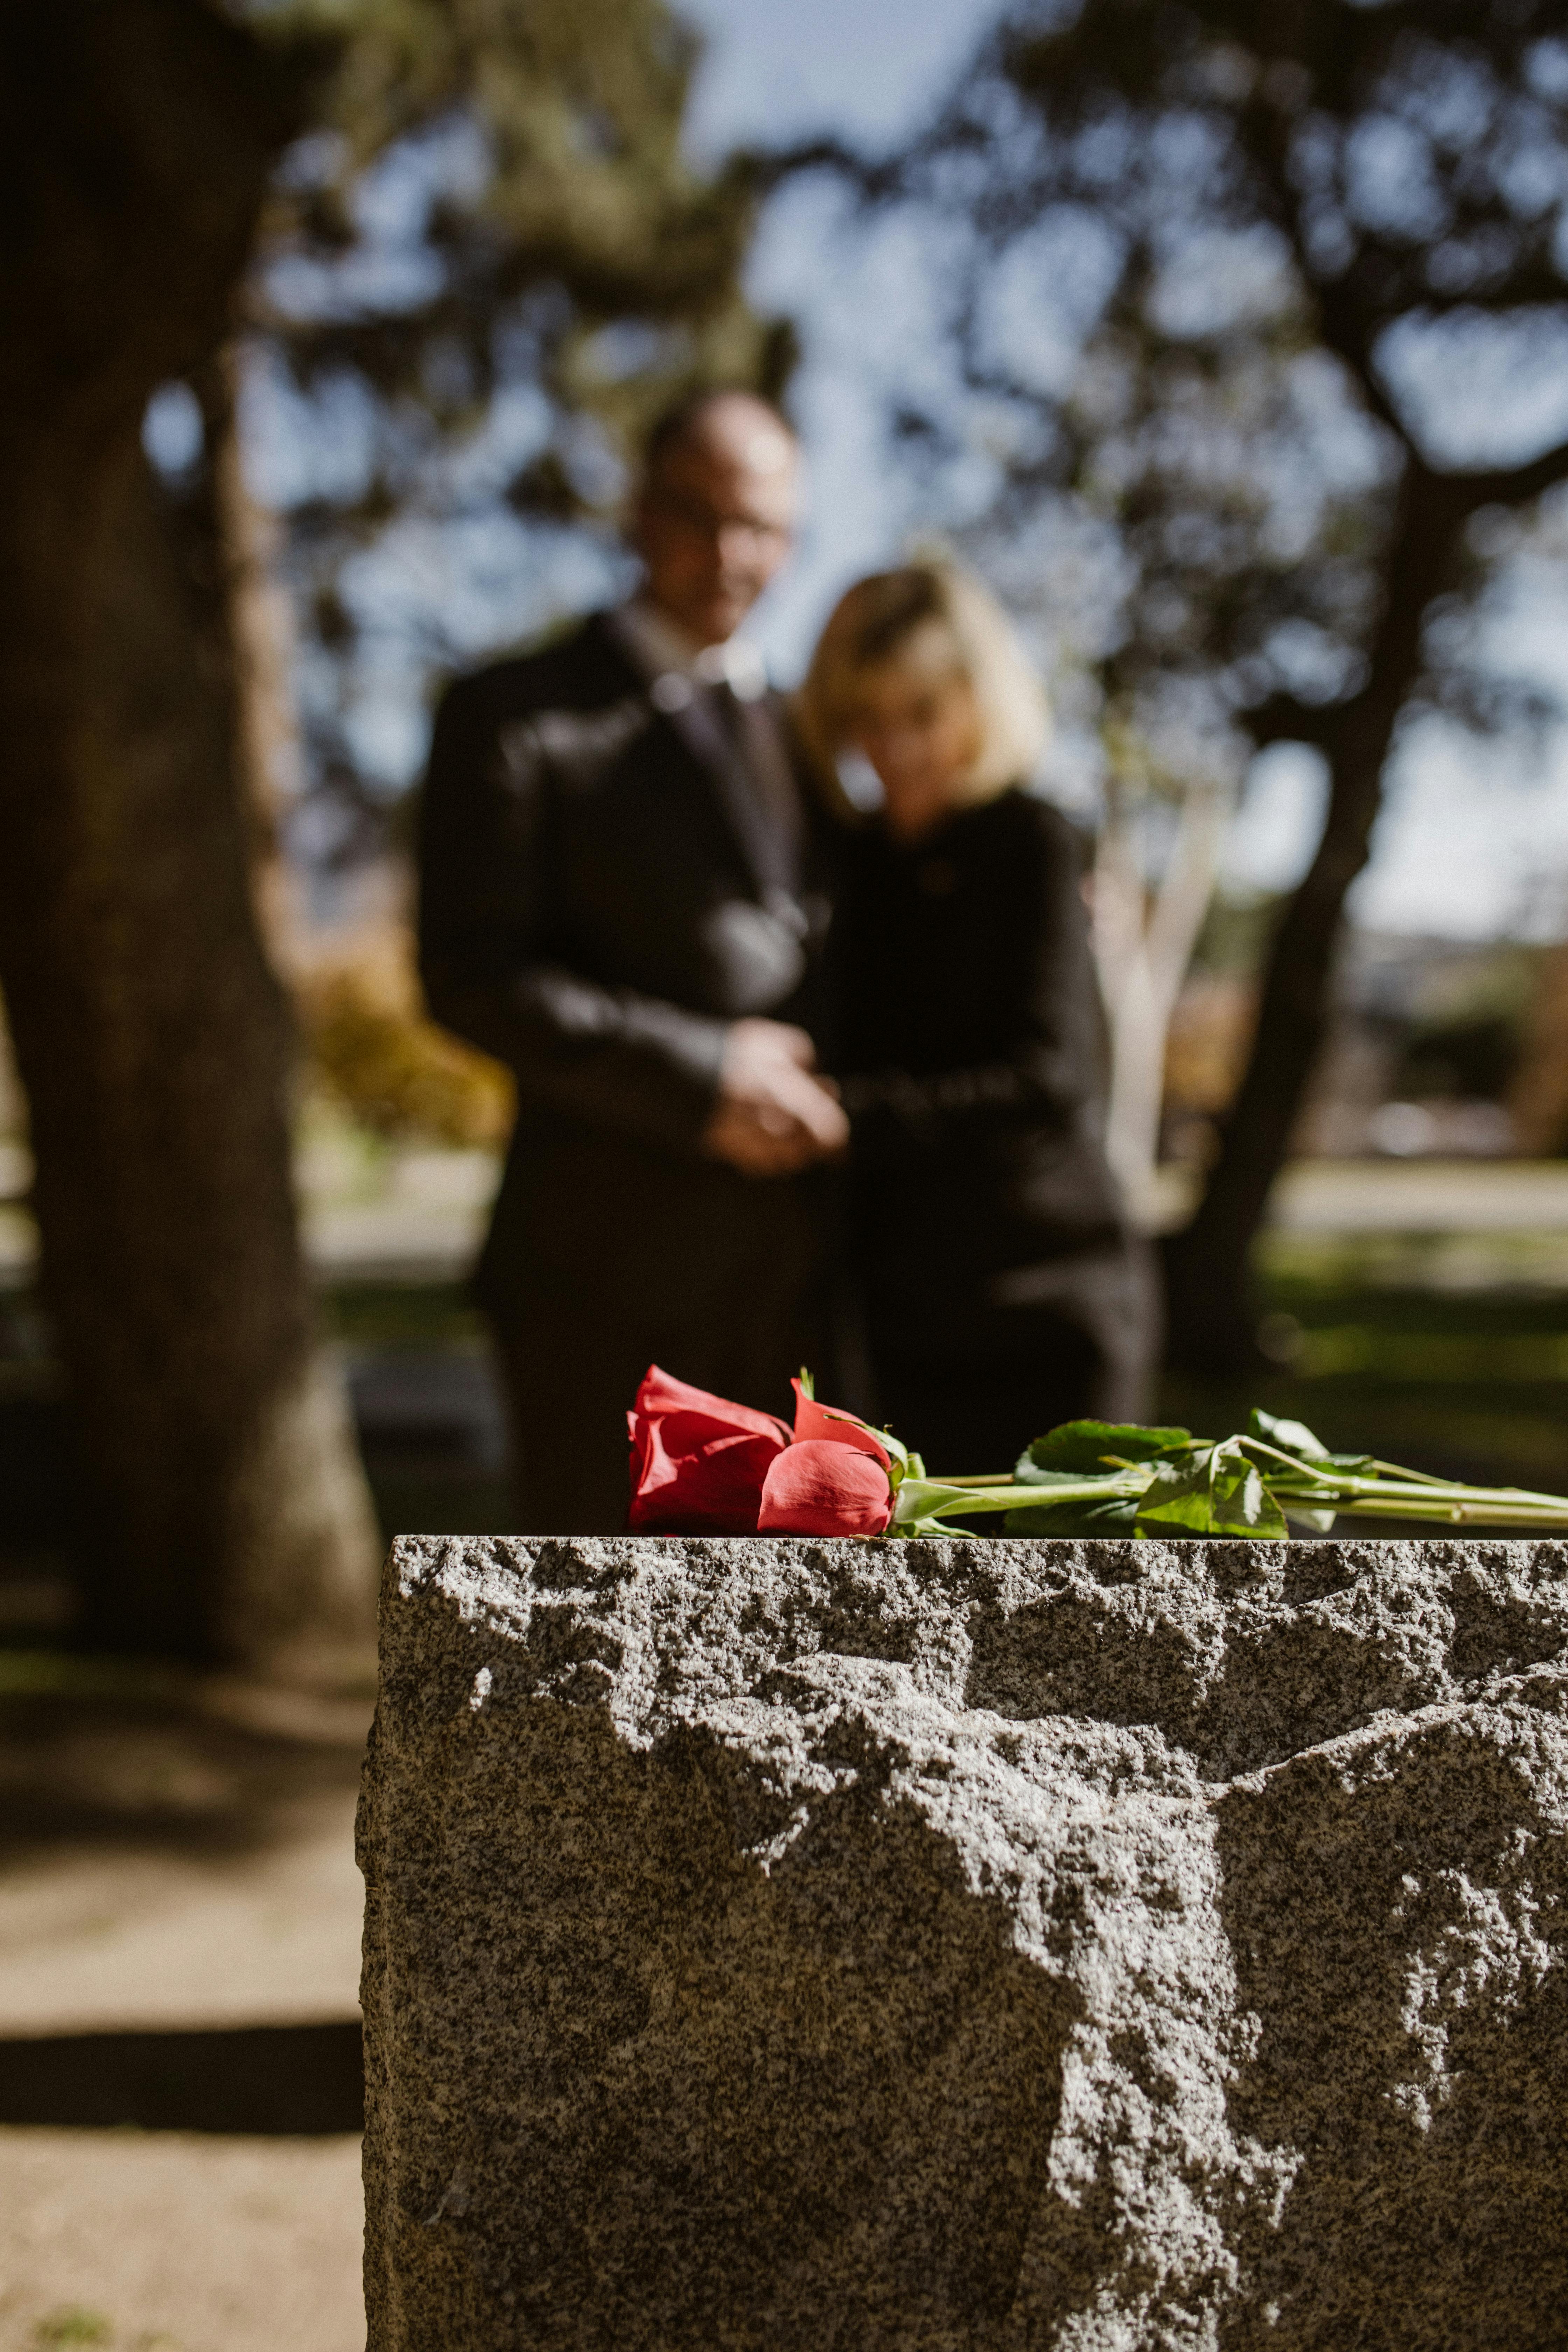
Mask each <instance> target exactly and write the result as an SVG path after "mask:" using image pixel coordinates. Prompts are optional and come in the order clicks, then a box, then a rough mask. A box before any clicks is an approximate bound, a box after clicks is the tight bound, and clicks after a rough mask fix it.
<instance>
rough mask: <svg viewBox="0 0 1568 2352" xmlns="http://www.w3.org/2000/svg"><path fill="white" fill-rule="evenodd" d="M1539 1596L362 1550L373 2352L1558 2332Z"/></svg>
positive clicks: (1502, 2347) (529, 1547) (982, 1567)
mask: <svg viewBox="0 0 1568 2352" xmlns="http://www.w3.org/2000/svg"><path fill="white" fill-rule="evenodd" d="M1565 1568H1568V1547H1564V1546H1562V1545H1557V1544H1548V1543H1528V1542H1524V1543H1509V1542H1495V1543H1489V1542H1465V1543H1460V1542H1440V1543H1429V1544H1394V1543H1345V1544H1337V1543H1320V1544H1300V1545H1294V1544H1293V1545H1289V1546H1285V1545H1249V1544H1243V1543H1213V1544H1201V1543H1190V1544H1172V1545H1169V1546H1163V1545H1159V1544H1153V1543H1146V1544H1131V1543H1102V1544H1092V1543H1083V1544H1068V1543H1060V1544H1047V1543H1040V1544H1022V1543H968V1542H953V1543H936V1542H933V1543H929V1544H921V1543H910V1544H903V1543H895V1544H851V1543H813V1542H805V1541H798V1540H790V1541H780V1542H764V1541H737V1542H728V1543H721V1542H710V1543H695V1542H694V1543H674V1542H663V1543H661V1542H652V1541H647V1540H641V1541H637V1540H632V1539H629V1538H628V1539H626V1540H624V1541H616V1542H599V1543H592V1542H580V1543H565V1542H548V1541H534V1542H521V1541H517V1542H493V1543H480V1542H474V1541H457V1540H452V1541H445V1542H443V1541H437V1540H431V1539H420V1540H410V1541H405V1542H404V1543H402V1544H400V1545H399V1546H398V1547H397V1548H396V1549H395V1553H394V1555H393V1559H392V1561H391V1563H390V1564H389V1570H388V1577H387V1582H386V1587H385V1591H384V1605H383V1651H382V1686H381V1700H380V1706H379V1711H378V1714H377V1718H376V1727H375V1731H374V1737H373V1744H372V1749H371V1754H370V1759H369V1762H368V1764H367V1768H366V1778H365V1786H364V1795H363V1802H362V1818H361V1835H362V1862H363V1869H364V1872H365V1877H366V1882H367V1888H368V1908H367V1925H366V1937H365V1978H364V2011H365V2021H366V2028H367V2042H368V2051H367V2067H368V2098H369V2135H368V2139H367V2143H366V2158H365V2166H366V2175H365V2177H366V2186H367V2200H368V2228H367V2261H366V2280H367V2294H368V2305H369V2313H370V2344H371V2347H372V2352H426V2348H427V2352H437V2347H440V2352H468V2347H473V2352H481V2348H482V2352H489V2347H498V2352H499V2347H513V2346H519V2347H521V2346H542V2347H543V2346H548V2347H557V2346H559V2347H595V2352H597V2347H605V2352H609V2347H616V2352H645V2347H646V2352H707V2347H715V2348H716V2352H717V2347H723V2352H731V2347H733V2352H752V2347H757V2352H763V2347H767V2352H862V2347H863V2348H864V2352H873V2347H875V2352H883V2347H886V2352H928V2347H929V2352H959V2347H963V2348H964V2352H982V2347H984V2352H992V2347H995V2352H1003V2347H1007V2352H1015V2347H1016V2352H1025V2347H1028V2352H1044V2347H1064V2352H1065V2347H1073V2352H1089V2347H1094V2352H1101V2347H1104V2352H1110V2347H1145V2346H1147V2347H1165V2346H1170V2347H1254V2346H1256V2347H1269V2352H1284V2348H1285V2347H1290V2352H1333V2347H1363V2352H1384V2347H1386V2352H1428V2347H1430V2352H1468V2347H1475V2352H1510V2347H1518V2352H1542V2347H1556V2346H1564V2345H1568V2179H1565V2178H1564V2174H1565V2169H1568V2167H1565V2163H1564V2157H1565V2152H1568V2119H1565V2117H1568V2106H1565V2085H1568V2040H1565V2036H1564V2031H1563V2029H1564V2025H1565V2023H1568V1971H1565V1969H1564V1941H1565V1937H1568V1913H1565V1909H1564V1905H1563V1886H1564V1877H1565V1860H1568V1854H1565V1848H1564V1843H1563V1824H1564V1817H1565V1812H1568V1769H1565V1767H1568V1578H1565V1574H1564V1570H1565Z"/></svg>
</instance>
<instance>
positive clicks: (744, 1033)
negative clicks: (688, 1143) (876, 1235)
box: [702, 1019, 849, 1176]
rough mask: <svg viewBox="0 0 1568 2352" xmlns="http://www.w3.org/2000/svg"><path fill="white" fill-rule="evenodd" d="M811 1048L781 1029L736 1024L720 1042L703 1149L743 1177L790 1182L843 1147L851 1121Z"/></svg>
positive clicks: (798, 1033)
mask: <svg viewBox="0 0 1568 2352" xmlns="http://www.w3.org/2000/svg"><path fill="white" fill-rule="evenodd" d="M815 1061H816V1047H815V1046H814V1045H813V1044H812V1042H811V1039H810V1038H809V1037H808V1036H807V1035H806V1034H805V1030H804V1029H796V1028H793V1027H792V1026H791V1025H790V1024H788V1023H787V1022H784V1021H764V1020H760V1019H752V1020H745V1021H735V1022H732V1023H731V1025H730V1029H729V1032H728V1034H727V1035H726V1037H725V1040H724V1057H723V1060H722V1062H721V1065H720V1070H719V1099H718V1102H717V1104H716V1105H715V1107H714V1110H713V1115H712V1117H711V1118H710V1120H709V1122H708V1126H707V1129H706V1130H705V1131H704V1134H703V1139H702V1147H703V1150H705V1151H707V1152H708V1153H709V1155H710V1157H711V1158H713V1159H715V1160H725V1161H727V1162H728V1164H729V1165H730V1166H731V1168H735V1169H738V1170H739V1171H740V1172H741V1174H742V1176H793V1175H795V1174H797V1173H798V1171H800V1170H801V1169H803V1168H809V1167H810V1166H811V1165H812V1163H813V1162H814V1161H816V1160H836V1159H837V1158H838V1157H839V1155H840V1154H841V1153H842V1152H843V1151H844V1150H846V1149H847V1146H848V1142H849V1121H848V1119H847V1118H846V1117H845V1114H844V1111H843V1109H842V1108H841V1107H840V1105H839V1103H838V1101H837V1088H836V1087H834V1086H833V1083H832V1080H831V1079H827V1078H823V1077H821V1076H818V1075H817V1073H816V1071H815V1070H814V1068H813V1064H814V1063H815Z"/></svg>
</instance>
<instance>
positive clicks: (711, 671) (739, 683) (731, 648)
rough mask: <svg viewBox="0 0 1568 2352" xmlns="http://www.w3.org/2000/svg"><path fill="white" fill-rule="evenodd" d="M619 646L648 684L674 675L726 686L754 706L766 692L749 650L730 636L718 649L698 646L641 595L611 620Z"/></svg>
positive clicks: (763, 674) (758, 662) (757, 660)
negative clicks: (617, 633)
mask: <svg viewBox="0 0 1568 2352" xmlns="http://www.w3.org/2000/svg"><path fill="white" fill-rule="evenodd" d="M616 620H617V622H618V624H619V627H620V635H621V641H622V643H623V644H624V645H626V646H627V648H628V650H629V651H630V653H631V655H632V657H633V659H634V660H635V661H636V662H637V666H638V667H639V668H640V669H641V670H642V672H643V674H644V676H645V677H647V681H648V683H649V685H650V686H651V685H654V684H656V683H657V682H658V680H659V679H660V678H663V677H670V676H672V675H673V676H675V677H683V678H687V679H689V680H691V681H693V682H695V683H697V684H699V685H701V686H721V685H722V686H728V687H729V688H730V691H731V694H733V695H734V696H735V698H736V699H737V700H738V701H741V702H755V701H756V699H757V698H758V696H759V695H761V694H763V693H765V692H766V691H767V683H768V674H767V670H766V667H764V665H763V657H762V656H761V654H760V653H759V652H758V651H757V649H756V647H755V646H753V645H752V644H750V643H749V642H748V641H747V639H746V638H744V637H741V636H734V637H730V638H728V639H726V641H725V642H724V644H722V645H719V646H700V645H699V644H698V643H697V641H696V639H695V638H694V637H693V636H692V635H690V633H689V631H688V630H686V629H683V628H682V627H681V626H680V624H679V621H673V620H671V618H670V616H669V614H668V613H666V612H662V611H661V610H660V608H659V607H658V605H657V604H654V603H653V601H652V599H651V598H650V597H647V596H634V597H633V598H632V600H631V602H630V604H623V605H622V606H621V609H620V611H619V612H618V614H616Z"/></svg>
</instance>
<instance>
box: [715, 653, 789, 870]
mask: <svg viewBox="0 0 1568 2352" xmlns="http://www.w3.org/2000/svg"><path fill="white" fill-rule="evenodd" d="M712 696H713V708H714V711H715V713H716V715H717V717H718V719H719V722H720V724H721V727H722V728H723V730H724V732H725V734H726V735H727V736H728V737H729V740H730V741H731V744H732V745H733V746H734V750H735V756H736V761H737V763H738V764H739V766H740V767H741V769H742V771H743V772H744V775H745V780H746V783H747V785H748V787H749V789H750V793H751V796H752V802H753V803H754V805H755V807H756V809H757V811H758V813H759V814H760V815H761V816H762V818H763V824H765V826H766V828H767V832H768V835H769V839H770V842H771V844H772V845H773V853H774V860H775V863H776V867H777V873H778V880H779V885H780V887H781V888H783V889H784V891H786V892H787V893H788V895H789V896H790V898H798V897H799V895H800V887H801V880H802V855H803V849H804V835H805V824H804V822H803V819H802V814H801V806H800V794H799V793H798V792H797V790H796V788H795V775H794V772H793V771H792V769H791V766H790V761H789V754H788V752H787V751H785V749H784V742H783V740H782V738H781V736H780V732H779V728H778V725H777V722H776V720H775V719H774V717H773V711H772V709H771V708H770V707H769V705H768V703H767V702H766V700H764V699H763V698H757V699H756V700H754V701H742V698H741V697H740V696H739V695H738V694H737V693H736V692H735V690H734V688H732V687H731V684H730V682H729V680H728V679H727V678H726V679H723V680H722V681H721V683H720V684H719V685H718V686H716V687H714V688H712Z"/></svg>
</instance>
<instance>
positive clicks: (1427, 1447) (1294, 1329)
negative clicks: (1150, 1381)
mask: <svg viewBox="0 0 1568 2352" xmlns="http://www.w3.org/2000/svg"><path fill="white" fill-rule="evenodd" d="M1442 1238H1443V1237H1441V1236H1438V1237H1436V1239H1437V1240H1438V1241H1441V1240H1442ZM1394 1239H1395V1240H1396V1241H1397V1239H1398V1237H1394ZM1262 1255H1263V1263H1262V1267H1261V1270H1260V1281H1259V1294H1258V1304H1259V1308H1260V1313H1261V1316H1262V1318H1264V1319H1263V1321H1262V1323H1261V1326H1260V1328H1261V1330H1262V1334H1263V1337H1264V1338H1265V1339H1266V1340H1267V1341H1268V1343H1270V1344H1271V1346H1272V1347H1273V1348H1274V1349H1277V1350H1278V1351H1279V1353H1280V1354H1282V1355H1285V1356H1287V1358H1288V1360H1286V1361H1285V1362H1283V1363H1281V1364H1280V1365H1279V1369H1278V1370H1272V1371H1269V1372H1268V1373H1266V1374H1264V1375H1262V1376H1261V1377H1253V1378H1247V1379H1242V1380H1239V1381H1192V1380H1182V1379H1178V1378H1171V1379H1168V1380H1167V1381H1166V1382H1165V1383H1164V1387H1163V1396H1162V1416H1163V1417H1167V1418H1174V1419H1176V1420H1177V1421H1183V1422H1185V1423H1188V1425H1189V1426H1192V1427H1201V1428H1202V1429H1203V1430H1204V1432H1205V1434H1211V1435H1219V1434H1223V1433H1224V1431H1222V1430H1221V1428H1220V1426H1219V1424H1220V1423H1221V1422H1222V1421H1223V1422H1224V1423H1225V1425H1226V1429H1229V1428H1234V1427H1237V1426H1239V1425H1240V1420H1241V1416H1242V1415H1243V1414H1244V1413H1245V1412H1246V1409H1247V1406H1248V1405H1250V1404H1254V1403H1257V1404H1262V1405H1266V1406H1267V1407H1268V1410H1269V1411H1270V1412H1286V1413H1289V1414H1291V1415H1292V1416H1294V1417H1296V1418H1298V1419H1300V1420H1302V1421H1305V1422H1306V1423H1308V1424H1309V1426H1310V1427H1311V1428H1313V1429H1315V1430H1316V1431H1317V1433H1318V1434H1319V1435H1320V1436H1321V1438H1322V1439H1323V1440H1324V1441H1325V1442H1326V1443H1327V1444H1330V1445H1331V1446H1332V1447H1334V1448H1335V1449H1336V1450H1343V1451H1350V1452H1356V1451H1360V1452H1367V1453H1372V1454H1380V1455H1382V1456H1383V1457H1384V1459H1386V1460H1390V1461H1395V1462H1403V1463H1406V1464H1408V1465H1409V1466H1410V1467H1411V1468H1412V1469H1417V1470H1427V1471H1431V1472H1433V1473H1435V1474H1436V1475H1445V1476H1456V1477H1457V1476H1466V1477H1469V1478H1472V1479H1475V1480H1477V1481H1478V1482H1479V1483H1481V1484H1483V1485H1487V1486H1505V1485H1510V1484H1511V1485H1520V1486H1542V1487H1545V1488H1547V1489H1549V1490H1552V1491H1558V1490H1562V1491H1565V1492H1568V1296H1565V1295H1564V1294H1563V1292H1562V1291H1561V1290H1557V1289H1555V1288H1548V1287H1545V1286H1538V1285H1521V1284H1510V1283H1506V1282H1505V1283H1502V1284H1498V1285H1495V1286H1483V1287H1477V1288H1470V1287H1459V1286H1455V1287H1451V1288H1450V1287H1438V1286H1430V1285H1428V1284H1425V1283H1420V1282H1413V1281H1411V1280H1410V1279H1409V1274H1410V1270H1411V1264H1412V1258H1411V1254H1410V1253H1409V1252H1408V1251H1406V1252H1405V1254H1404V1255H1400V1254H1399V1253H1398V1252H1397V1251H1391V1250H1390V1248H1389V1245H1388V1242H1387V1240H1386V1239H1384V1238H1380V1239H1379V1240H1378V1241H1377V1242H1376V1243H1369V1244H1364V1245H1363V1248H1362V1249H1361V1250H1360V1251H1358V1250H1357V1249H1356V1248H1355V1247H1354V1244H1353V1243H1352V1242H1350V1241H1347V1240H1346V1239H1344V1238H1342V1237H1335V1238H1334V1240H1333V1241H1332V1242H1331V1244H1328V1245H1327V1246H1324V1245H1322V1244H1317V1245H1311V1244H1303V1242H1302V1241H1300V1240H1292V1242H1291V1243H1290V1244H1289V1246H1281V1245H1279V1244H1275V1245H1273V1246H1271V1247H1269V1248H1268V1249H1267V1250H1266V1251H1265V1253H1263V1254H1262ZM1446 1262H1447V1263H1451V1260H1450V1261H1446ZM1401 1275H1403V1276H1405V1278H1404V1279H1403V1280H1401V1279H1400V1276H1401Z"/></svg>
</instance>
